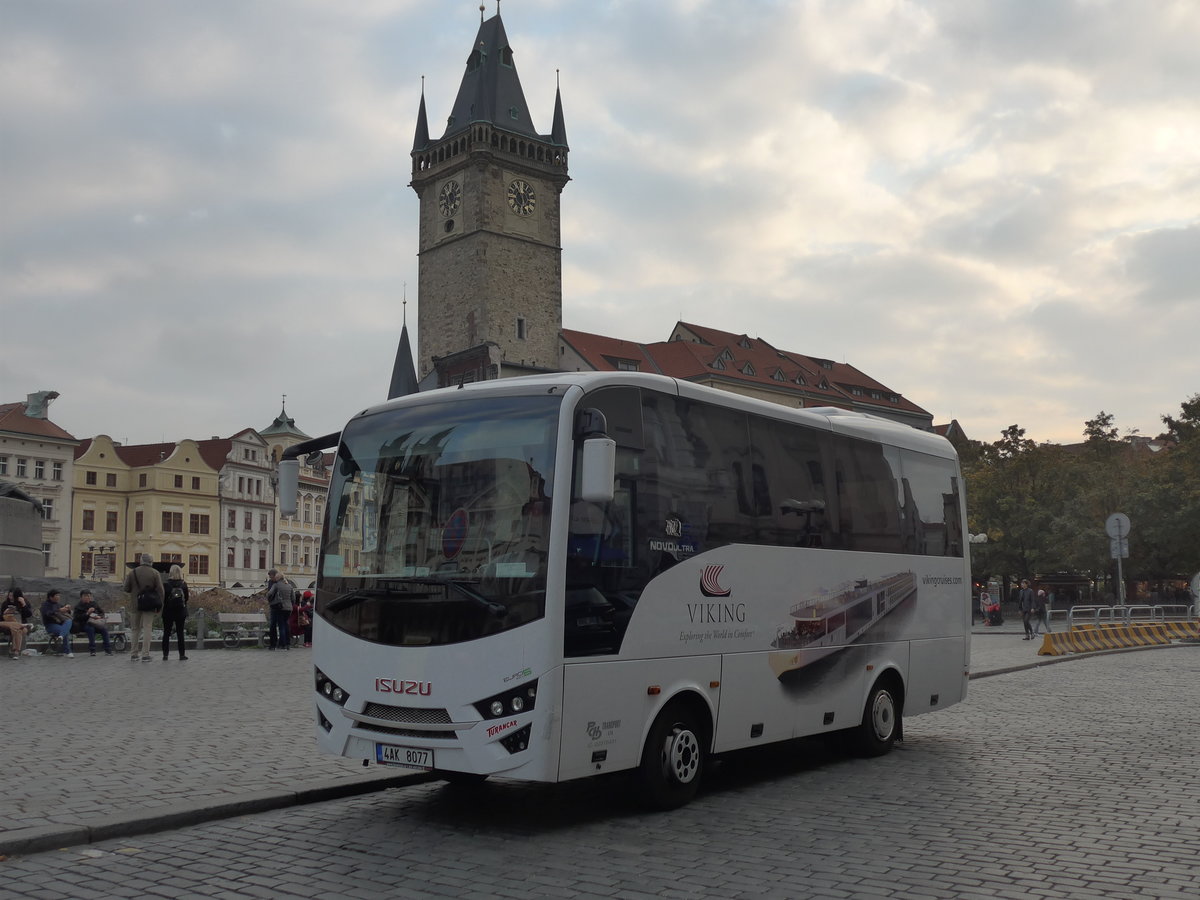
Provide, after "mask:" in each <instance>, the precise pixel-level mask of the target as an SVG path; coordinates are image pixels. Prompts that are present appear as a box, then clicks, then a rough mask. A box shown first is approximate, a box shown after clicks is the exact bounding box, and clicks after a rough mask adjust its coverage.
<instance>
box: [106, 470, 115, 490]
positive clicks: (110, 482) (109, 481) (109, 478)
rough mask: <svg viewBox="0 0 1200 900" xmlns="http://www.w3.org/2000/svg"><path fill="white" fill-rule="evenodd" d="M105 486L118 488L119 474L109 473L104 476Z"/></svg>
mask: <svg viewBox="0 0 1200 900" xmlns="http://www.w3.org/2000/svg"><path fill="white" fill-rule="evenodd" d="M104 486H105V487H116V486H117V473H116V472H109V473H107V474H106V475H105V476H104Z"/></svg>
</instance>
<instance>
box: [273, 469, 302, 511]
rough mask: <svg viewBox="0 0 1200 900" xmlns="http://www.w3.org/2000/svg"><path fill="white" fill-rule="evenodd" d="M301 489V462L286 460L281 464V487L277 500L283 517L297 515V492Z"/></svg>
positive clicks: (277, 490)
mask: <svg viewBox="0 0 1200 900" xmlns="http://www.w3.org/2000/svg"><path fill="white" fill-rule="evenodd" d="M299 487H300V460H298V459H284V460H281V461H280V463H279V486H278V487H277V488H276V489H275V499H276V500H278V501H279V514H280V515H281V516H294V515H295V514H296V491H297V490H298V489H299Z"/></svg>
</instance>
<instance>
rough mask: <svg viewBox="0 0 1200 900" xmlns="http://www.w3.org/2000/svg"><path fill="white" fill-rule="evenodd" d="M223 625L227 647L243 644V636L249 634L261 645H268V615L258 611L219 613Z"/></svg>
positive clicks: (222, 630)
mask: <svg viewBox="0 0 1200 900" xmlns="http://www.w3.org/2000/svg"><path fill="white" fill-rule="evenodd" d="M217 621H218V622H220V625H221V640H222V641H224V642H225V646H226V647H230V648H234V647H240V646H242V638H243V637H244V636H246V635H249V636H250V637H251V638H252V639H253V640H254V641H255V642H256V643H257V644H258V646H260V647H265V646H266V641H267V617H266V616H265V615H263V614H262V613H261V612H256V613H217Z"/></svg>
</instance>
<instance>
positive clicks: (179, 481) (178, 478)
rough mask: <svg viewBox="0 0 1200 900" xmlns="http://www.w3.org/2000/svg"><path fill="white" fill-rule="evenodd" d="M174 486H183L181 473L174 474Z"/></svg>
mask: <svg viewBox="0 0 1200 900" xmlns="http://www.w3.org/2000/svg"><path fill="white" fill-rule="evenodd" d="M175 487H177V488H182V487H183V476H182V475H176V476H175Z"/></svg>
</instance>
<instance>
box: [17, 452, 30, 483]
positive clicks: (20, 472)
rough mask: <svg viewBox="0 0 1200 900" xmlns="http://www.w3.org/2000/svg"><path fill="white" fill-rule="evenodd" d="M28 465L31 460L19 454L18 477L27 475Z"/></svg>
mask: <svg viewBox="0 0 1200 900" xmlns="http://www.w3.org/2000/svg"><path fill="white" fill-rule="evenodd" d="M28 465H29V460H27V459H21V457H19V456H18V457H17V477H18V478H25V477H26V475H25V469H26V467H27V466H28Z"/></svg>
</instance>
